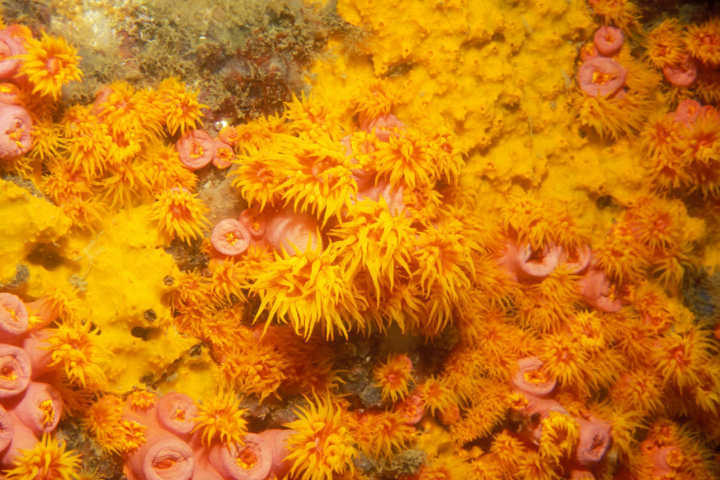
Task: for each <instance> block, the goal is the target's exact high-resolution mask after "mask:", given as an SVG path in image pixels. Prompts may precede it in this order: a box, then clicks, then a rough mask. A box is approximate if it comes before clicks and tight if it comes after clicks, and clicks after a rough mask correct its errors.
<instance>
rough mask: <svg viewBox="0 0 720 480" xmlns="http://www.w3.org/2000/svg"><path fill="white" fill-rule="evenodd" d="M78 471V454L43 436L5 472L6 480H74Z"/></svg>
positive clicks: (63, 443)
mask: <svg viewBox="0 0 720 480" xmlns="http://www.w3.org/2000/svg"><path fill="white" fill-rule="evenodd" d="M79 469H80V454H78V453H76V452H73V451H72V450H69V451H68V450H66V449H65V442H63V441H61V440H57V439H55V438H52V437H50V436H49V435H47V434H46V435H43V437H42V439H41V440H40V441H39V442H38V443H37V445H35V446H34V447H33V448H31V449H29V450H25V451H23V453H22V454H21V455H20V457H18V458H17V459H16V460H15V467H14V468H12V469H10V470H8V471H7V472H5V476H6V478H7V479H8V480H28V479H32V480H74V479H76V478H77V476H78V470H79Z"/></svg>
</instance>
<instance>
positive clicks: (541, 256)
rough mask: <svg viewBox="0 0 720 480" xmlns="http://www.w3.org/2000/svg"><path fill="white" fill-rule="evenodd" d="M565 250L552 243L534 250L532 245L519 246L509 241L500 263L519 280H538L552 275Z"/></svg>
mask: <svg viewBox="0 0 720 480" xmlns="http://www.w3.org/2000/svg"><path fill="white" fill-rule="evenodd" d="M562 253H563V250H562V248H561V247H558V246H556V245H551V246H548V247H545V248H543V249H542V250H533V249H532V247H530V245H523V246H522V247H518V246H517V245H516V244H515V243H513V242H509V243H508V244H507V246H506V247H505V253H504V255H503V257H502V258H501V259H500V260H499V263H500V264H501V265H502V266H503V267H505V270H507V272H508V273H509V274H510V276H511V277H512V278H513V279H515V280H519V281H537V280H542V279H543V278H545V277H547V276H548V275H550V274H551V273H552V272H553V270H555V268H556V267H557V266H558V264H559V263H560V259H561V256H562Z"/></svg>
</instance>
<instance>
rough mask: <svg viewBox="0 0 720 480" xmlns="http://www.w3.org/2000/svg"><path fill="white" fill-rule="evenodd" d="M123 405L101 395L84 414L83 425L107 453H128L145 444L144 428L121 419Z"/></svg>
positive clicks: (114, 398)
mask: <svg viewBox="0 0 720 480" xmlns="http://www.w3.org/2000/svg"><path fill="white" fill-rule="evenodd" d="M124 404H125V402H123V400H122V399H121V398H120V397H117V396H115V395H103V396H102V397H100V398H99V399H98V400H97V401H96V402H95V403H93V404H92V406H91V407H90V408H89V409H87V411H86V412H85V413H86V415H85V418H84V419H83V425H85V427H86V428H87V429H88V430H89V431H90V433H92V435H93V437H95V440H97V442H98V443H99V444H100V446H101V447H102V448H104V449H105V450H107V451H109V452H117V453H126V452H130V451H132V450H135V449H136V448H138V447H139V446H141V445H142V444H143V443H145V430H146V427H145V426H144V425H141V424H140V423H138V422H135V421H133V420H125V419H123V418H122V415H123V408H124Z"/></svg>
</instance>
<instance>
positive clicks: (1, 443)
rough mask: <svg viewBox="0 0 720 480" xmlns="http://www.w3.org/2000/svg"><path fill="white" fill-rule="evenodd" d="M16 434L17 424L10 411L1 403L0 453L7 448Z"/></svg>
mask: <svg viewBox="0 0 720 480" xmlns="http://www.w3.org/2000/svg"><path fill="white" fill-rule="evenodd" d="M14 435H15V425H14V424H13V419H12V416H11V415H10V413H9V412H8V411H7V410H5V409H4V408H3V407H2V405H0V453H2V452H4V451H5V450H7V448H8V447H9V446H10V444H11V443H12V440H13V436H14Z"/></svg>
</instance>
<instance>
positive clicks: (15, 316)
mask: <svg viewBox="0 0 720 480" xmlns="http://www.w3.org/2000/svg"><path fill="white" fill-rule="evenodd" d="M27 329H28V311H27V308H25V304H24V303H23V301H22V300H20V298H18V297H17V296H15V295H13V294H12V293H0V342H12V341H13V340H15V339H17V338H18V337H19V336H20V335H22V334H24V333H25V332H27Z"/></svg>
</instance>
